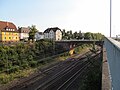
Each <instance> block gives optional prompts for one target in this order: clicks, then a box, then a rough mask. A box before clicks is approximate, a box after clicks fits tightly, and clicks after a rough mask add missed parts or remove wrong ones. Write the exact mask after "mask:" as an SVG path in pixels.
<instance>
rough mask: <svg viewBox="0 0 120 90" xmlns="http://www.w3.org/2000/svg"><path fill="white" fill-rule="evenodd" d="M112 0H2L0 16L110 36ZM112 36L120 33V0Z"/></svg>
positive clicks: (43, 26)
mask: <svg viewBox="0 0 120 90" xmlns="http://www.w3.org/2000/svg"><path fill="white" fill-rule="evenodd" d="M109 3H110V0H0V20H1V21H2V20H3V21H10V22H13V23H14V24H15V25H16V26H17V27H18V26H21V27H23V26H24V27H27V26H31V25H32V24H33V25H36V26H37V29H38V30H39V31H44V30H45V29H46V28H48V27H59V28H61V29H66V30H72V31H73V32H74V31H79V30H81V31H82V32H100V33H102V34H104V35H106V36H109V18H110V17H109V12H110V10H109V5H110V4H109ZM112 5H113V6H112V9H113V10H112V36H115V35H117V34H120V23H119V22H120V13H119V12H120V10H119V9H120V0H113V3H112Z"/></svg>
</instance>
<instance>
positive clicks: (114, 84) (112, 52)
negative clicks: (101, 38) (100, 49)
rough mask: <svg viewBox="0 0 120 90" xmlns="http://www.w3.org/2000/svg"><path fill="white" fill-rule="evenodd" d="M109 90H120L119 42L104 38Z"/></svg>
mask: <svg viewBox="0 0 120 90" xmlns="http://www.w3.org/2000/svg"><path fill="white" fill-rule="evenodd" d="M105 48H106V51H107V59H108V66H109V76H110V78H111V89H112V90H120V42H118V41H116V40H114V39H112V38H105Z"/></svg>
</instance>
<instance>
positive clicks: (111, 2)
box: [110, 0, 112, 37]
mask: <svg viewBox="0 0 120 90" xmlns="http://www.w3.org/2000/svg"><path fill="white" fill-rule="evenodd" d="M111 23H112V0H110V37H111V29H112V26H111V25H112V24H111Z"/></svg>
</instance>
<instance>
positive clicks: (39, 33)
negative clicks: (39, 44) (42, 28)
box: [35, 32, 44, 40]
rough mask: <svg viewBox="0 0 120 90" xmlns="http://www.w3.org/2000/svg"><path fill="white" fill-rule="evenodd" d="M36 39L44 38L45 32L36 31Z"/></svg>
mask: <svg viewBox="0 0 120 90" xmlns="http://www.w3.org/2000/svg"><path fill="white" fill-rule="evenodd" d="M35 39H36V40H40V39H44V34H43V32H36V33H35Z"/></svg>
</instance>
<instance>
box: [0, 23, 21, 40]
mask: <svg viewBox="0 0 120 90" xmlns="http://www.w3.org/2000/svg"><path fill="white" fill-rule="evenodd" d="M17 41H19V32H18V30H17V28H16V26H15V25H14V24H13V23H11V22H4V21H0V42H17Z"/></svg>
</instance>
